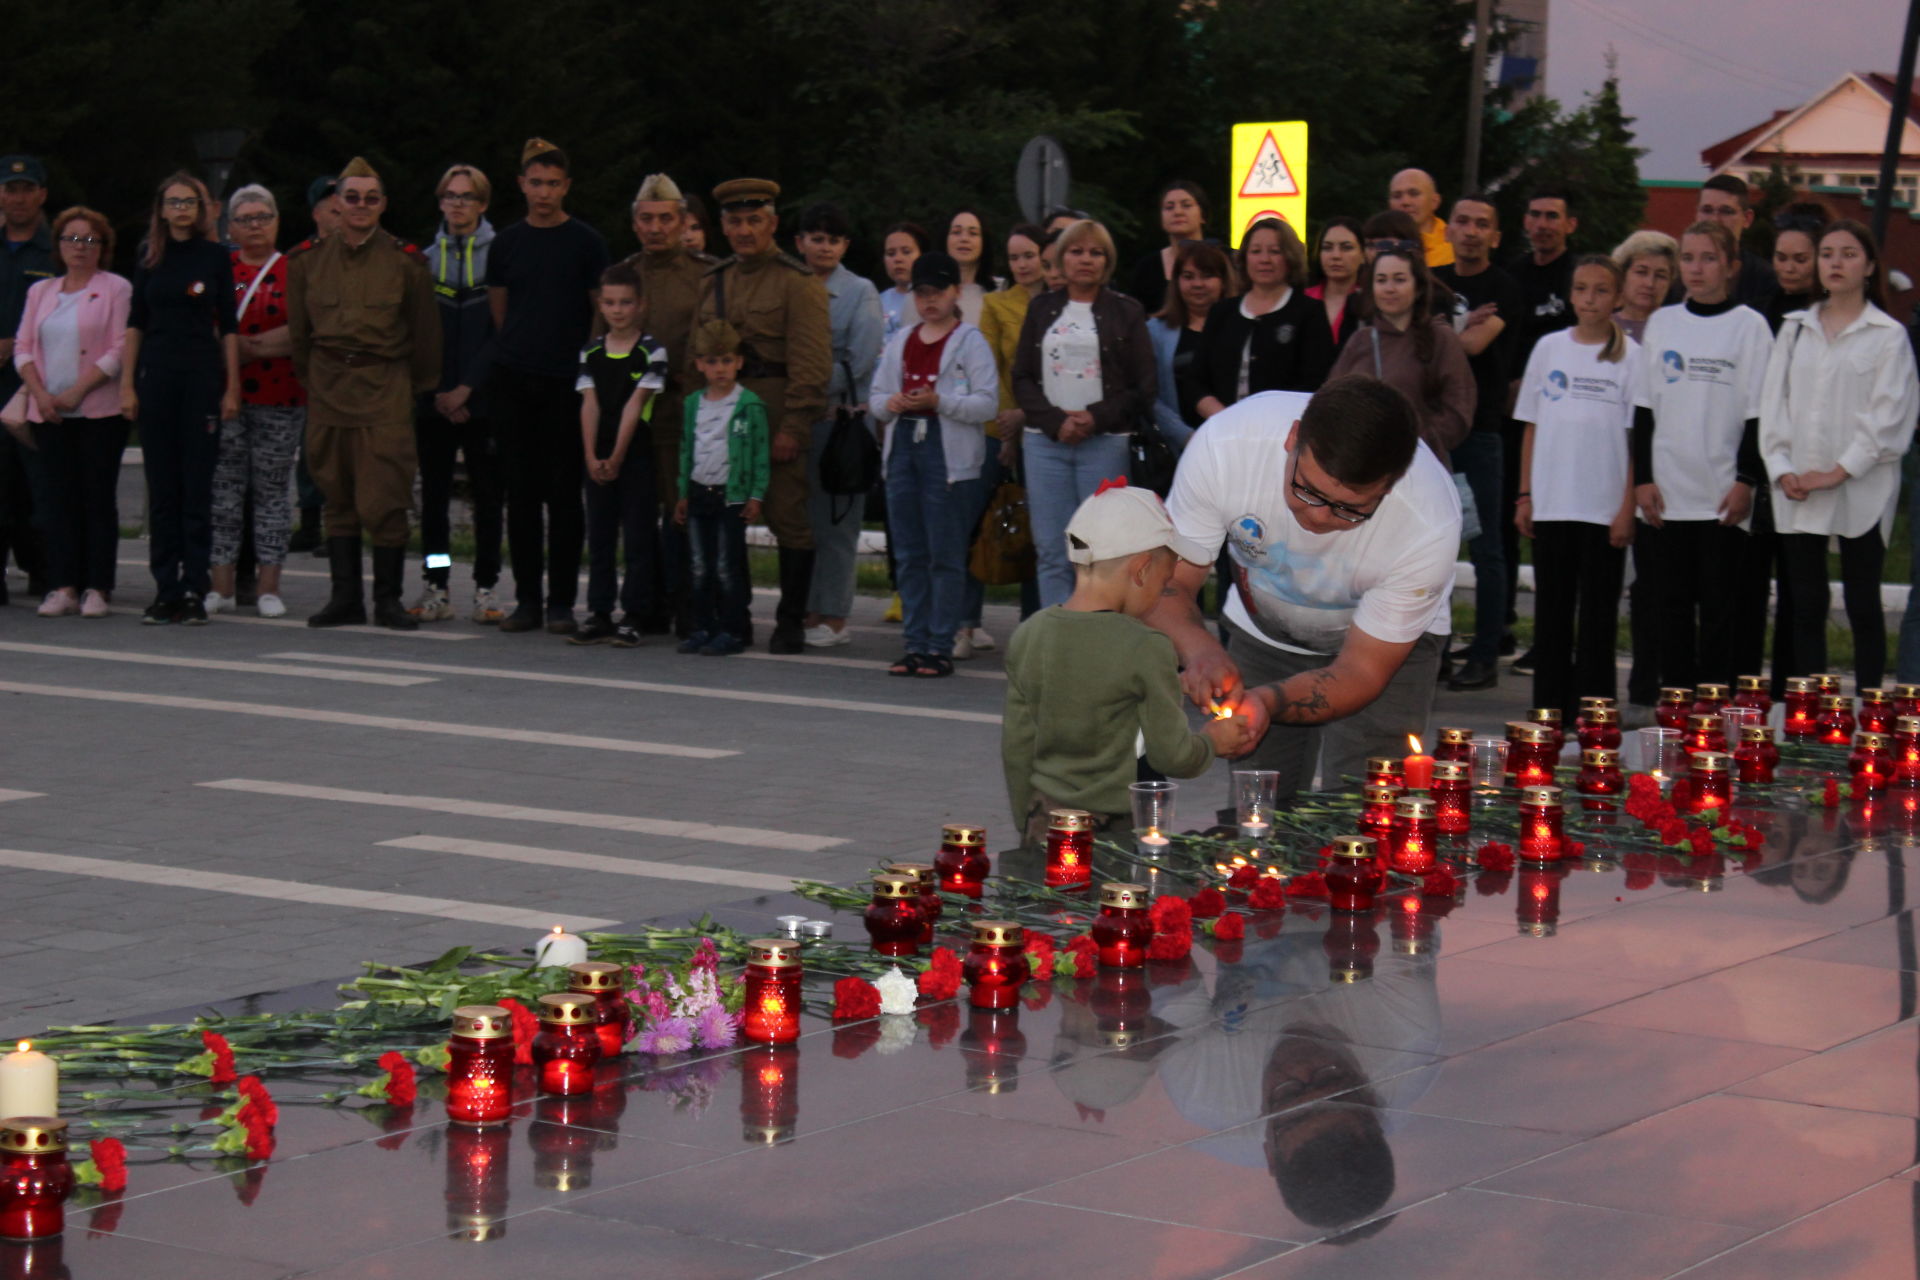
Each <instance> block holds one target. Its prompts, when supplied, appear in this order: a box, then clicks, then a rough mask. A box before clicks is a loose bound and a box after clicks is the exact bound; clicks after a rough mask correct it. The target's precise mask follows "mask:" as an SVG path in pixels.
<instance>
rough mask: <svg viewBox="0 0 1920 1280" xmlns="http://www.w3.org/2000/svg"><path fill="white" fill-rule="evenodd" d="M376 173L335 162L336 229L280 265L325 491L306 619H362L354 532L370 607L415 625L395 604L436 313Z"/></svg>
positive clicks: (357, 161) (324, 623) (419, 262)
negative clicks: (384, 220) (315, 580)
mask: <svg viewBox="0 0 1920 1280" xmlns="http://www.w3.org/2000/svg"><path fill="white" fill-rule="evenodd" d="M385 200H386V196H385V193H384V192H383V191H382V189H381V185H380V175H379V174H378V173H375V172H374V170H373V166H371V165H369V164H368V163H367V162H366V161H365V160H362V159H361V158H360V157H358V156H355V157H354V158H353V160H352V161H351V162H350V163H348V165H347V167H346V168H345V169H342V170H341V171H340V201H341V204H342V219H341V226H340V230H339V231H338V232H336V233H335V234H333V235H329V236H327V237H326V238H325V239H323V240H320V241H319V242H318V243H316V244H314V245H313V246H312V247H311V248H308V249H304V250H301V251H297V252H296V253H295V254H293V255H292V256H291V257H290V258H289V259H288V263H287V328H288V329H289V331H290V334H291V337H292V339H293V367H294V372H295V373H296V374H298V375H299V378H300V384H301V385H302V386H304V387H305V388H306V389H307V465H308V467H309V469H311V470H312V472H313V478H314V480H315V481H316V482H317V483H318V484H319V486H320V491H321V492H322V493H323V494H325V495H326V499H327V502H326V530H327V558H328V560H329V562H330V563H331V565H332V570H333V595H332V597H331V598H330V599H329V600H328V601H327V604H326V607H325V608H323V609H322V610H320V612H318V613H316V614H314V615H313V616H312V617H311V618H308V619H307V625H308V626H310V627H338V626H345V625H347V624H350V623H362V622H365V621H366V620H367V607H366V602H365V600H364V598H363V597H362V595H361V585H360V535H361V532H362V531H363V530H364V531H365V532H366V534H367V535H368V537H370V538H371V539H372V542H373V617H374V621H375V622H377V623H379V624H380V625H381V626H383V627H391V628H393V629H394V630H396V631H411V630H414V629H415V628H416V627H418V626H419V625H420V624H419V622H417V621H416V620H415V619H414V618H413V617H412V616H411V615H409V614H408V613H407V611H406V609H405V608H404V607H403V606H402V605H401V603H400V579H401V576H402V574H403V572H404V571H405V568H406V557H407V517H408V514H409V511H410V509H411V508H412V505H413V475H414V471H415V470H416V462H415V458H416V454H415V452H414V440H413V405H414V397H416V396H419V395H423V394H425V393H426V392H428V391H431V390H433V388H434V385H435V383H436V381H437V380H438V379H439V376H440V319H439V315H438V313H437V311H436V309H435V303H434V298H433V281H432V279H431V278H430V277H429V276H428V274H427V265H426V260H425V259H424V258H423V257H422V256H421V254H420V250H418V249H417V248H415V247H414V246H413V245H410V244H407V243H405V242H403V241H401V240H399V239H396V238H395V237H394V236H392V235H390V234H389V233H387V232H385V231H383V230H381V229H380V210H381V208H382V206H383V205H384V203H385Z"/></svg>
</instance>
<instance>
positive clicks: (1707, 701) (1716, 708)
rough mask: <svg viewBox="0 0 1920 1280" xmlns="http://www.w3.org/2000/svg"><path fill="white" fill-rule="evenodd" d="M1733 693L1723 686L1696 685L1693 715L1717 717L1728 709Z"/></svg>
mask: <svg viewBox="0 0 1920 1280" xmlns="http://www.w3.org/2000/svg"><path fill="white" fill-rule="evenodd" d="M1731 697H1732V691H1731V690H1729V689H1728V688H1727V686H1725V685H1723V684H1703V685H1696V686H1695V687H1694V690H1693V714H1694V715H1697V716H1698V715H1709V716H1717V715H1719V714H1720V713H1721V712H1722V711H1725V710H1726V709H1727V703H1728V702H1729V701H1730V700H1731Z"/></svg>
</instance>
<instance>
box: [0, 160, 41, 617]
mask: <svg viewBox="0 0 1920 1280" xmlns="http://www.w3.org/2000/svg"><path fill="white" fill-rule="evenodd" d="M46 203H47V170H46V166H45V165H43V164H41V163H40V161H39V160H37V159H35V158H34V157H32V156H0V222H3V223H4V225H5V233H4V236H3V237H0V405H4V404H5V403H6V402H7V401H8V400H11V399H12V398H13V393H14V392H16V391H18V390H19V389H20V375H19V373H18V372H17V371H15V369H14V367H13V335H14V334H15V333H16V332H17V331H18V330H19V328H20V315H21V313H22V311H23V310H25V308H26V305H27V290H28V289H29V288H31V287H32V286H33V285H34V284H35V283H36V282H38V281H41V280H45V279H47V278H48V277H50V276H52V275H53V274H54V255H53V232H52V231H51V230H49V229H48V227H47V219H46V215H45V213H44V212H43V209H44V207H45V205H46ZM32 456H33V455H32V452H31V450H27V449H22V448H21V447H20V443H19V442H18V441H17V440H15V439H14V438H13V436H12V435H11V434H10V433H8V432H6V431H0V604H5V603H6V602H7V580H6V568H7V552H8V550H9V549H11V550H12V552H13V558H14V561H15V563H17V564H18V565H19V566H20V568H21V570H22V571H23V572H24V573H25V574H26V575H27V591H28V593H29V594H30V595H31V596H32V597H33V598H34V599H36V600H38V599H39V598H40V597H41V596H44V595H45V594H46V593H47V584H46V582H45V580H44V579H45V577H46V559H45V556H44V554H43V552H42V548H41V544H40V534H39V532H38V531H37V530H35V529H34V527H33V498H32V490H31V488H30V486H29V483H28V480H29V476H28V470H27V468H28V467H29V466H30V465H32Z"/></svg>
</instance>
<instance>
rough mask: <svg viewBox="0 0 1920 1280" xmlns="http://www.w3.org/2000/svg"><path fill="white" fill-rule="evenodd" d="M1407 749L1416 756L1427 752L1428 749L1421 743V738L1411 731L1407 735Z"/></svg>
mask: <svg viewBox="0 0 1920 1280" xmlns="http://www.w3.org/2000/svg"><path fill="white" fill-rule="evenodd" d="M1407 749H1408V750H1409V751H1410V752H1411V753H1412V754H1414V755H1416V756H1423V755H1425V754H1427V749H1426V748H1425V747H1424V746H1422V745H1420V739H1419V738H1417V737H1415V736H1414V735H1413V734H1411V733H1410V734H1408V735H1407Z"/></svg>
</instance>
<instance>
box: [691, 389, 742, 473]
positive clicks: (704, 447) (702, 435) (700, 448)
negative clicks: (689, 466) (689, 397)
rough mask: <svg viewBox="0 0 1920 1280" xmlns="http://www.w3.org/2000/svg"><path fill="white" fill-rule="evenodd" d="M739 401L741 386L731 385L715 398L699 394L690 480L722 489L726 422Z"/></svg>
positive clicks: (730, 420) (725, 451)
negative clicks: (725, 391) (729, 389)
mask: <svg viewBox="0 0 1920 1280" xmlns="http://www.w3.org/2000/svg"><path fill="white" fill-rule="evenodd" d="M739 403H740V386H739V384H738V383H735V384H734V388H733V390H732V391H729V392H728V393H727V394H726V395H725V396H722V397H721V398H720V399H718V400H711V399H708V398H707V396H706V395H705V394H702V395H701V397H700V408H699V409H698V410H697V411H696V412H695V414H694V419H693V482H694V483H695V484H704V485H708V486H711V487H713V488H716V489H720V488H725V487H726V483H727V477H728V474H729V467H728V465H727V424H728V423H730V422H732V421H733V410H734V407H735V406H736V405H738V404H739Z"/></svg>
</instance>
